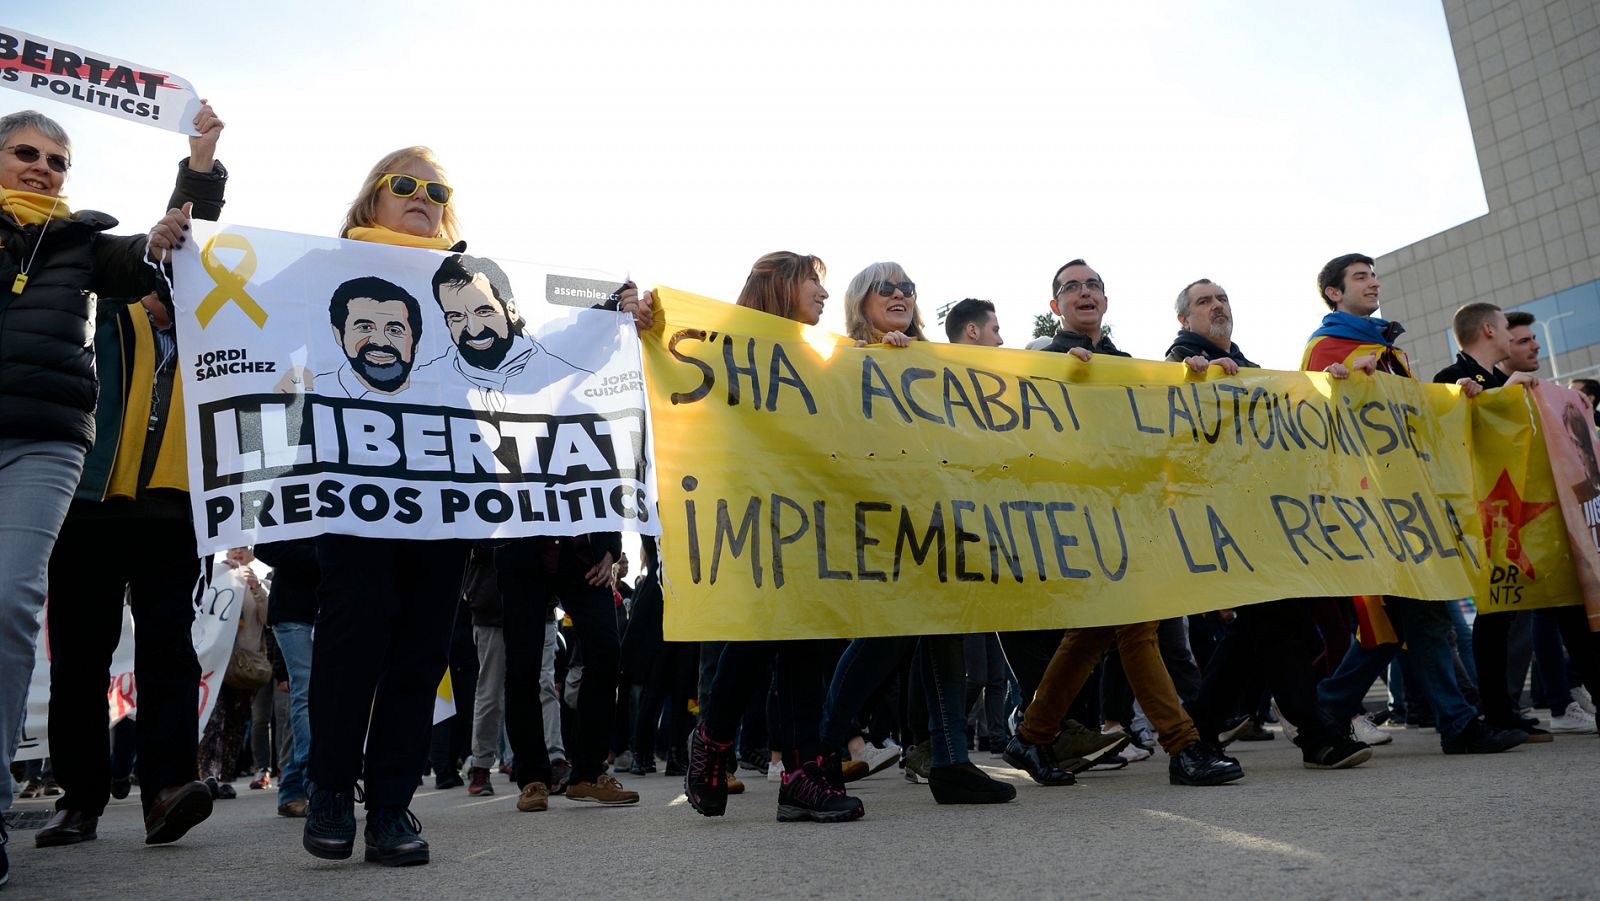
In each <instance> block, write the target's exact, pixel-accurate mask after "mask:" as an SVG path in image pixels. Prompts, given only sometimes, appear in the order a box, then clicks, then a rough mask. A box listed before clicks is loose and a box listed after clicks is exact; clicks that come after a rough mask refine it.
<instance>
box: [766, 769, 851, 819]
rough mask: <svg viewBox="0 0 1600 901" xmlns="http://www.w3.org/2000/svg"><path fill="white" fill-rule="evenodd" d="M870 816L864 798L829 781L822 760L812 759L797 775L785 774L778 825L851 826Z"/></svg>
mask: <svg viewBox="0 0 1600 901" xmlns="http://www.w3.org/2000/svg"><path fill="white" fill-rule="evenodd" d="M866 813H867V809H866V807H865V806H864V805H863V804H862V803H861V799H860V798H852V797H850V796H849V795H847V794H845V793H844V789H842V788H839V787H837V786H836V785H834V783H833V780H831V779H829V778H828V774H827V772H826V770H825V769H824V762H823V760H822V759H821V758H818V759H816V760H808V761H806V763H805V765H804V766H802V767H800V768H799V769H798V770H795V771H794V772H785V773H784V774H783V787H782V788H780V789H778V822H780V823H795V822H799V821H800V820H815V821H816V822H818V823H847V822H849V821H851V820H859V819H861V818H862V817H863V816H865V815H866Z"/></svg>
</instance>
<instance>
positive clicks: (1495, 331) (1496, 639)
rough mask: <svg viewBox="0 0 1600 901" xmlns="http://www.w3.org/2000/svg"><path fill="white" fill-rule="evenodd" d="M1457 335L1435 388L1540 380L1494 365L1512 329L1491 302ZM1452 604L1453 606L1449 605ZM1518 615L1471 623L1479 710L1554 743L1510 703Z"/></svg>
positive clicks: (1457, 322) (1463, 316) (1459, 318)
mask: <svg viewBox="0 0 1600 901" xmlns="http://www.w3.org/2000/svg"><path fill="white" fill-rule="evenodd" d="M1451 328H1452V329H1453V330H1454V331H1455V336H1456V345H1457V346H1458V347H1460V348H1461V350H1460V351H1459V352H1457V353H1456V359H1455V362H1453V363H1451V364H1450V365H1449V366H1446V367H1445V368H1443V369H1441V370H1439V371H1438V372H1437V373H1435V374H1434V376H1433V380H1434V382H1435V383H1438V384H1446V385H1447V384H1450V383H1452V382H1453V383H1455V384H1457V385H1459V386H1461V393H1462V394H1464V395H1466V396H1467V397H1477V396H1478V395H1479V394H1482V393H1483V392H1485V391H1489V390H1492V389H1495V388H1503V387H1505V386H1506V385H1528V386H1529V387H1533V386H1535V385H1538V384H1539V379H1538V378H1537V377H1535V376H1534V375H1533V374H1532V373H1529V372H1514V373H1512V374H1511V375H1509V376H1508V375H1507V374H1506V373H1505V372H1502V371H1501V370H1500V368H1499V366H1498V364H1499V363H1502V362H1504V361H1505V360H1506V358H1508V357H1510V356H1511V324H1510V322H1509V321H1508V320H1507V319H1506V314H1505V312H1504V311H1503V310H1501V309H1500V308H1499V307H1498V306H1495V305H1494V304H1492V303H1482V302H1479V303H1469V304H1466V305H1465V306H1463V307H1461V308H1460V309H1458V310H1456V315H1455V318H1454V319H1453V320H1452V322H1451ZM1451 603H1455V602H1454V601H1452V602H1451ZM1516 616H1517V613H1516V611H1514V610H1500V611H1491V612H1485V611H1479V613H1478V618H1477V619H1476V620H1474V621H1473V624H1472V656H1473V662H1474V663H1475V665H1476V670H1477V680H1478V699H1479V702H1478V707H1479V709H1480V710H1481V711H1482V712H1483V719H1484V722H1486V723H1488V724H1489V725H1490V726H1493V727H1495V728H1496V729H1505V730H1512V729H1520V730H1521V731H1523V732H1526V733H1527V734H1528V741H1529V742H1530V743H1538V742H1548V741H1551V740H1552V736H1551V735H1550V733H1549V732H1548V731H1546V730H1544V729H1541V728H1539V721H1538V720H1536V719H1532V718H1525V717H1523V715H1522V705H1521V704H1520V703H1518V702H1516V701H1514V700H1513V699H1512V697H1511V694H1510V692H1509V691H1508V686H1507V683H1508V682H1509V681H1510V680H1509V679H1508V678H1507V671H1508V670H1509V669H1510V666H1509V664H1508V663H1507V655H1508V652H1509V646H1510V642H1511V626H1512V624H1513V622H1514V620H1515V617H1516Z"/></svg>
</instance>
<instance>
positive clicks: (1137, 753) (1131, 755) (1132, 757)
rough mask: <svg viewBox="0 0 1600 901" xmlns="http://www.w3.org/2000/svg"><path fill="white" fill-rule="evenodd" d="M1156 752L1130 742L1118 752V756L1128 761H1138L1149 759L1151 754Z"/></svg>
mask: <svg viewBox="0 0 1600 901" xmlns="http://www.w3.org/2000/svg"><path fill="white" fill-rule="evenodd" d="M1154 753H1155V752H1154V751H1152V750H1150V749H1149V748H1141V747H1139V746H1138V745H1136V744H1134V743H1132V742H1129V743H1128V746H1127V747H1125V748H1123V749H1122V750H1121V751H1118V752H1117V756H1118V757H1120V758H1121V759H1123V760H1125V761H1127V762H1128V763H1138V762H1139V761H1141V760H1149V759H1150V756H1151V755H1152V754H1154Z"/></svg>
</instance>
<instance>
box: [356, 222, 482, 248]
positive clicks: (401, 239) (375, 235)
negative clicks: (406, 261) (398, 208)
mask: <svg viewBox="0 0 1600 901" xmlns="http://www.w3.org/2000/svg"><path fill="white" fill-rule="evenodd" d="M344 236H345V237H346V238H349V239H350V240H352V241H370V242H371V243H373V244H393V245H395V246H397V247H426V248H428V249H429V250H449V249H450V248H451V247H454V246H455V243H456V242H454V241H452V240H450V239H449V238H446V237H444V236H443V235H440V236H439V237H436V238H419V237H417V236H416V235H408V234H406V233H405V232H397V231H395V230H394V229H392V228H384V227H383V226H381V225H372V226H366V225H358V226H356V227H355V228H352V229H350V230H349V231H347V232H345V233H344Z"/></svg>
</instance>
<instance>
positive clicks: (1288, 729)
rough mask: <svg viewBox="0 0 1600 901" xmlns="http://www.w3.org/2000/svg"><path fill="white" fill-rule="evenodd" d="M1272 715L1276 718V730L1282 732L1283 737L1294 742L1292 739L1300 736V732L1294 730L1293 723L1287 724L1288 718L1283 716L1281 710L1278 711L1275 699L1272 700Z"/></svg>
mask: <svg viewBox="0 0 1600 901" xmlns="http://www.w3.org/2000/svg"><path fill="white" fill-rule="evenodd" d="M1272 715H1273V716H1275V717H1277V718H1278V728H1280V729H1282V730H1283V737H1284V738H1287V739H1288V740H1290V741H1294V737H1295V736H1296V735H1299V734H1300V730H1299V729H1296V728H1295V725H1294V723H1291V722H1289V718H1288V717H1286V716H1284V715H1283V711H1282V710H1279V709H1278V699H1277V698H1273V699H1272Z"/></svg>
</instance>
